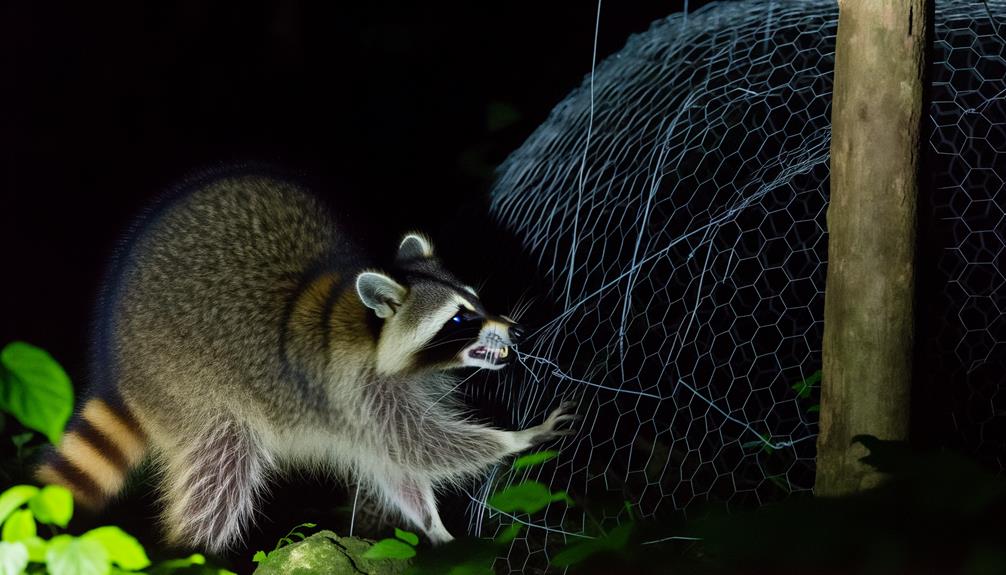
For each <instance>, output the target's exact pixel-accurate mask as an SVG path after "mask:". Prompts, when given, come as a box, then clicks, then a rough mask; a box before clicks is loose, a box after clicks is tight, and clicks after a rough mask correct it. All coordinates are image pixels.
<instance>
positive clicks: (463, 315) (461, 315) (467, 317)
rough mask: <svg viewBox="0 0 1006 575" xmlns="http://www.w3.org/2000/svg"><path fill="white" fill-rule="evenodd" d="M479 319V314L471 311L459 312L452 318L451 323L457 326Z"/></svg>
mask: <svg viewBox="0 0 1006 575" xmlns="http://www.w3.org/2000/svg"><path fill="white" fill-rule="evenodd" d="M478 318H479V315H478V314H477V313H472V312H470V311H459V312H458V313H456V314H454V317H452V318H451V321H453V322H454V323H457V324H461V323H465V322H469V321H474V320H477V319H478Z"/></svg>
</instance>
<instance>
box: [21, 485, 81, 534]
mask: <svg viewBox="0 0 1006 575" xmlns="http://www.w3.org/2000/svg"><path fill="white" fill-rule="evenodd" d="M28 509H31V511H32V513H34V514H35V519H38V521H39V522H40V523H45V524H46V525H57V526H59V527H63V528H66V524H67V523H69V522H70V518H71V517H73V494H71V493H70V490H69V489H67V488H65V487H62V486H60V485H46V486H45V487H43V488H42V490H41V491H39V492H38V493H36V494H35V497H32V498H31V499H30V500H28Z"/></svg>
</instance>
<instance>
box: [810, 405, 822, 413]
mask: <svg viewBox="0 0 1006 575" xmlns="http://www.w3.org/2000/svg"><path fill="white" fill-rule="evenodd" d="M820 412H821V404H820V403H815V404H814V405H812V406H810V407H808V408H807V413H820Z"/></svg>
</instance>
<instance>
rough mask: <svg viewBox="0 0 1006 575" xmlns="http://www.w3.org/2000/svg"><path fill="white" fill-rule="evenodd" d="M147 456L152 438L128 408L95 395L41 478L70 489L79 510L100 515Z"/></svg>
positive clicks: (47, 461)
mask: <svg viewBox="0 0 1006 575" xmlns="http://www.w3.org/2000/svg"><path fill="white" fill-rule="evenodd" d="M146 452H147V439H146V436H145V435H144V433H143V431H142V430H141V429H140V426H139V425H138V424H137V422H136V420H135V419H134V418H133V416H132V414H131V413H130V412H129V409H128V408H127V407H126V405H125V404H124V403H123V402H122V401H115V400H110V399H107V398H103V397H100V396H95V397H91V398H90V399H88V400H87V401H85V402H84V404H83V406H81V408H80V410H79V411H78V412H77V414H76V415H75V416H74V417H73V419H72V420H70V423H69V425H67V428H66V431H65V432H64V433H63V438H62V440H61V441H60V443H59V447H56V448H55V449H52V450H50V451H49V453H48V454H47V455H46V456H45V458H44V459H43V461H42V464H41V465H40V466H39V468H38V470H37V471H36V473H35V476H36V478H37V479H38V480H39V481H40V482H42V483H45V484H55V485H62V486H63V487H66V488H67V489H69V490H70V492H71V493H73V498H74V500H75V501H76V502H77V503H78V504H79V505H81V506H83V507H86V508H89V509H92V510H97V509H100V508H101V507H102V506H103V505H104V504H105V503H106V502H107V501H108V500H109V499H111V498H112V497H114V496H115V495H117V494H118V493H119V491H120V490H121V489H122V487H123V485H125V483H126V478H127V476H128V475H129V472H130V470H131V469H132V468H133V467H135V466H137V465H139V463H140V462H141V461H142V460H143V458H144V455H145V454H146Z"/></svg>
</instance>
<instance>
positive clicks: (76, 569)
mask: <svg viewBox="0 0 1006 575" xmlns="http://www.w3.org/2000/svg"><path fill="white" fill-rule="evenodd" d="M45 564H46V567H48V569H49V574H50V575H107V574H108V573H109V571H111V569H112V562H111V559H109V557H108V552H107V551H105V548H104V546H102V545H101V543H99V542H98V541H95V540H93V539H84V538H82V537H81V538H77V537H71V536H69V535H57V536H56V537H53V538H52V540H50V541H49V549H47V550H46V552H45Z"/></svg>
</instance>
